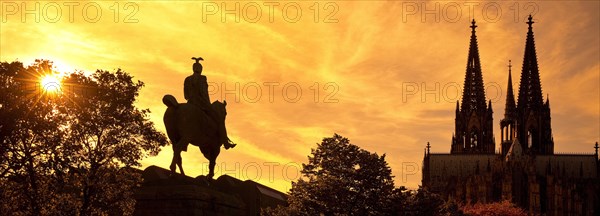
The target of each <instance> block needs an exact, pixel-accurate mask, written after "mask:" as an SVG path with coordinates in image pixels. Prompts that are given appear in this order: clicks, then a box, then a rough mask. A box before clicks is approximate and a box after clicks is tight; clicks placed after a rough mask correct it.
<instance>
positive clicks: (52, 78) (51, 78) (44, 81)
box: [40, 75, 61, 93]
mask: <svg viewBox="0 0 600 216" xmlns="http://www.w3.org/2000/svg"><path fill="white" fill-rule="evenodd" d="M40 85H41V88H42V89H43V90H44V92H47V93H58V92H59V91H60V86H61V84H60V79H59V78H58V76H57V75H45V76H43V77H41V79H40Z"/></svg>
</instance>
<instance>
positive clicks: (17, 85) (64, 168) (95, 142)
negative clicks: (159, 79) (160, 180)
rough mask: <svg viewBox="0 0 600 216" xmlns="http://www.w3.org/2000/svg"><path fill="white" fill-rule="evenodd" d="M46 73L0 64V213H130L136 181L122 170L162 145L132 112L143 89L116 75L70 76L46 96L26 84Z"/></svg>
mask: <svg viewBox="0 0 600 216" xmlns="http://www.w3.org/2000/svg"><path fill="white" fill-rule="evenodd" d="M51 68H52V63H51V62H49V61H43V60H38V61H36V62H35V63H34V64H33V65H31V66H28V67H23V65H22V64H21V63H19V62H13V63H6V62H3V63H0V90H1V92H2V93H1V94H0V120H1V123H0V135H1V136H2V140H1V142H0V145H2V146H0V147H1V148H0V149H2V152H0V153H1V156H0V162H1V163H0V198H1V199H2V200H3V202H2V204H0V208H1V209H0V210H1V211H3V212H7V211H8V212H12V213H13V214H26V215H40V214H41V215H48V214H74V215H76V214H81V215H92V214H93V215H96V214H117V215H121V214H131V213H132V211H133V205H134V199H133V198H132V188H133V187H135V186H136V185H137V184H138V183H139V182H140V176H139V173H136V172H135V171H134V169H129V168H128V167H132V166H139V165H140V164H139V161H140V160H141V159H142V158H144V157H146V156H148V155H155V154H157V153H158V151H159V148H160V147H161V146H164V145H166V144H167V141H166V137H165V136H164V135H163V134H162V133H160V132H158V131H157V130H156V129H155V128H154V125H153V123H152V122H151V121H149V119H148V113H149V112H150V111H149V110H147V109H146V110H141V109H138V108H136V107H135V106H134V102H135V100H136V98H137V96H138V92H139V90H140V89H141V88H142V87H143V83H142V82H140V81H137V82H134V81H133V78H132V76H130V75H129V74H127V73H126V72H123V71H121V70H120V69H119V70H117V71H116V72H114V73H111V72H108V71H103V70H98V71H96V72H95V73H93V74H91V75H85V74H84V73H82V72H76V73H73V74H70V75H69V76H68V77H66V78H65V79H64V80H63V86H62V87H61V92H59V93H58V94H53V95H48V94H44V92H43V91H42V90H40V89H37V88H36V86H37V87H39V85H35V84H33V85H32V82H34V83H35V82H36V81H37V80H38V79H39V78H37V77H39V75H41V73H49V72H50V70H51ZM31 86H34V87H33V88H32V87H31ZM123 167H125V168H123Z"/></svg>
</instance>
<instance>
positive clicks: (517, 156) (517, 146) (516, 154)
mask: <svg viewBox="0 0 600 216" xmlns="http://www.w3.org/2000/svg"><path fill="white" fill-rule="evenodd" d="M524 158H525V154H524V153H523V147H522V146H521V143H520V142H519V139H517V138H516V137H515V138H514V139H513V143H512V145H511V146H510V149H508V153H506V161H507V162H509V161H512V162H516V161H522V160H523V159H524Z"/></svg>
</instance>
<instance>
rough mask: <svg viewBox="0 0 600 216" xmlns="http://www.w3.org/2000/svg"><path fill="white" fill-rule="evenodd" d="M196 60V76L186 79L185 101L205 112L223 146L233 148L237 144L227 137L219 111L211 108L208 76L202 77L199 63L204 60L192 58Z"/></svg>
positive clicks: (184, 84)
mask: <svg viewBox="0 0 600 216" xmlns="http://www.w3.org/2000/svg"><path fill="white" fill-rule="evenodd" d="M192 59H194V60H196V63H194V65H193V70H194V74H192V75H190V76H188V77H187V78H185V81H184V83H183V86H184V87H183V93H184V97H185V99H186V100H187V101H188V103H189V104H192V105H194V106H196V107H197V108H199V110H202V111H204V113H206V115H208V116H210V118H211V119H212V120H213V121H214V122H215V123H216V124H217V127H218V128H217V130H218V133H219V139H220V142H221V143H222V144H223V146H224V147H225V149H229V148H233V147H235V146H236V145H237V144H235V143H233V142H232V141H231V140H230V139H229V138H228V137H227V130H226V129H225V122H224V121H221V120H219V118H218V115H217V111H216V110H214V108H213V106H211V103H210V98H209V97H208V82H207V81H206V76H204V75H202V65H201V64H200V62H199V61H201V60H204V59H202V58H201V57H198V58H192Z"/></svg>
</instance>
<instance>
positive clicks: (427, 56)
mask: <svg viewBox="0 0 600 216" xmlns="http://www.w3.org/2000/svg"><path fill="white" fill-rule="evenodd" d="M37 3H38V4H37V5H36V2H30V1H28V2H25V3H22V2H12V1H0V5H1V6H2V7H1V8H0V19H1V20H0V21H1V22H0V61H14V60H19V61H22V62H24V63H25V64H30V63H32V62H33V60H34V59H36V58H38V59H39V58H43V59H49V60H53V61H55V63H56V64H57V69H58V70H68V71H70V70H73V69H80V70H85V71H93V70H95V69H107V70H113V69H116V68H122V69H123V70H125V71H127V72H129V73H131V74H133V75H134V76H135V78H137V79H139V80H142V81H143V82H145V83H146V86H145V88H143V89H142V92H141V94H140V97H139V101H138V102H137V105H138V106H139V107H141V108H149V109H150V110H151V111H152V115H151V118H152V121H154V122H155V123H156V124H157V126H158V128H159V129H160V130H162V131H164V126H163V124H162V114H163V112H164V111H165V109H166V107H165V106H164V105H163V104H162V102H161V98H162V96H163V95H164V94H173V95H174V96H175V97H176V98H178V99H179V100H180V101H182V100H183V80H184V78H185V77H186V76H187V75H190V74H191V73H192V68H191V65H192V63H193V61H192V60H190V57H192V56H202V57H203V58H204V59H205V61H204V62H203V65H204V69H205V70H204V71H205V72H204V74H205V75H206V76H207V77H208V79H209V81H210V82H213V84H214V85H213V86H214V88H212V89H211V90H212V94H211V99H212V100H221V99H223V98H224V97H222V96H223V95H222V93H223V87H225V88H226V89H227V90H229V91H228V92H229V94H226V95H224V96H225V98H226V99H227V101H228V116H227V126H228V132H229V136H230V137H231V138H232V139H233V140H234V141H236V142H237V143H238V144H239V145H238V146H237V147H236V148H235V149H233V150H228V151H222V153H221V155H220V157H219V158H218V161H217V165H218V166H220V167H218V169H217V170H216V174H217V176H218V175H220V174H229V175H233V176H235V177H237V178H241V179H253V180H255V181H258V182H261V183H263V184H265V185H268V186H271V187H274V188H276V189H279V190H282V191H287V190H288V189H289V188H290V187H291V186H290V180H293V179H296V178H297V177H299V172H298V169H299V168H300V164H301V163H303V162H307V155H308V154H310V149H311V148H314V147H315V146H316V143H317V142H320V141H321V139H322V138H323V137H326V136H332V135H333V133H339V134H341V135H343V136H345V137H348V138H350V140H351V142H352V143H354V144H356V145H359V146H360V147H362V148H364V149H367V150H369V151H372V152H377V153H379V154H382V153H385V154H387V158H386V159H387V161H388V163H390V166H391V167H392V170H393V175H395V176H396V178H395V181H396V185H406V186H408V187H411V188H415V187H417V185H418V184H420V181H421V173H420V166H421V161H422V157H423V148H424V146H425V144H426V143H427V142H431V145H432V146H433V147H432V151H433V152H448V151H449V150H450V140H451V136H452V132H453V131H454V108H455V103H456V100H457V99H459V98H458V97H459V96H460V95H461V94H460V91H462V89H460V90H457V89H456V87H457V86H462V84H463V81H464V73H465V67H466V60H467V51H468V43H469V36H470V29H469V25H470V23H469V21H470V19H471V17H472V16H474V18H475V19H476V20H477V25H478V26H479V27H478V28H477V37H478V43H479V52H480V58H481V62H482V70H483V78H484V82H485V83H486V87H488V91H487V92H486V96H487V98H488V99H491V100H492V101H493V110H494V111H495V113H494V121H495V122H497V123H496V124H494V127H495V134H496V142H497V143H498V144H499V142H500V141H499V137H500V135H499V134H500V131H499V121H500V119H501V118H502V116H503V114H504V100H505V94H506V92H505V91H506V82H507V66H506V65H507V64H508V60H509V59H511V60H512V62H513V65H514V67H513V81H514V82H515V83H514V85H515V89H518V87H517V86H518V82H519V77H520V76H519V75H520V72H521V64H522V59H523V51H524V48H525V47H524V46H525V36H526V32H527V25H526V24H525V23H524V22H525V19H526V17H527V15H528V14H529V13H534V20H535V22H536V23H535V24H534V29H533V30H534V33H535V40H536V47H537V54H538V62H539V67H540V76H541V80H542V90H543V94H544V99H545V98H546V97H547V95H549V96H550V104H551V116H552V127H553V133H554V139H555V145H556V146H555V150H556V152H588V153H591V152H593V148H592V146H593V143H594V142H596V141H598V140H599V139H600V114H599V113H600V101H599V100H600V99H599V98H600V88H599V87H600V68H599V67H600V66H599V65H600V64H599V61H600V54H599V52H600V51H599V50H600V39H599V38H600V35H599V29H600V23H599V22H600V15H599V14H600V3H598V2H597V1H587V2H577V1H555V2H543V3H542V2H526V1H518V2H517V1H508V2H502V3H492V2H485V1H481V2H471V3H463V2H448V1H444V2H429V1H427V2H421V1H416V2H414V1H413V2H409V1H406V2H402V1H318V2H315V1H288V2H282V3H272V2H271V3H269V2H260V1H251V2H248V1H246V2H238V3H237V4H238V5H236V2H233V1H226V2H201V1H174V2H167V1H143V2H131V3H127V2H121V1H119V2H114V1H97V2H94V1H92V2H81V3H75V2H37ZM276 4H278V5H276ZM224 7H227V9H229V10H230V11H233V12H229V13H228V14H225V13H224V10H225V8H224ZM236 7H237V11H236ZM117 8H119V10H118V12H117ZM297 8H300V11H301V13H297V12H296V11H297V10H296V9H297ZM317 8H318V13H317V12H316V11H317V10H316V9H317ZM498 8H499V10H497V9H498ZM257 9H260V10H261V15H260V16H257V15H258V13H257ZM459 10H460V13H457V12H458V11H459ZM27 11H29V12H27ZM57 11H60V15H59V13H57ZM96 11H101V13H97V12H96ZM282 11H283V13H282ZM471 11H472V12H473V13H470V12H471ZM36 14H37V15H36ZM298 14H300V15H298ZM36 16H37V17H36ZM36 19H39V20H36ZM238 19H239V21H238ZM315 19H316V21H315ZM436 19H437V20H436ZM315 83H316V84H315ZM236 85H239V87H237V90H236ZM436 86H437V87H436ZM298 88H300V89H301V94H298V92H297V89H298ZM284 89H285V90H287V91H286V92H284ZM316 89H319V90H318V93H317V90H316ZM425 89H427V91H423V90H425ZM258 91H260V97H259V95H257V92H258ZM236 95H237V96H238V97H239V99H238V100H236V98H235V96H236ZM497 147H499V145H497ZM171 156H172V151H171V147H170V146H168V147H167V148H165V149H164V150H163V151H162V152H161V153H160V154H159V155H158V156H156V157H151V158H148V159H145V160H144V161H143V165H144V167H146V166H149V165H158V166H161V167H168V165H169V163H170V160H171ZM183 160H184V161H183V166H184V169H185V170H186V172H187V174H188V175H192V176H196V175H200V174H206V172H207V171H206V163H207V160H206V159H204V157H203V156H202V155H201V153H200V151H199V150H198V149H197V148H190V150H189V151H188V152H186V153H183ZM222 165H225V168H223V167H222ZM203 167H204V172H203ZM414 169H416V171H414Z"/></svg>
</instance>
